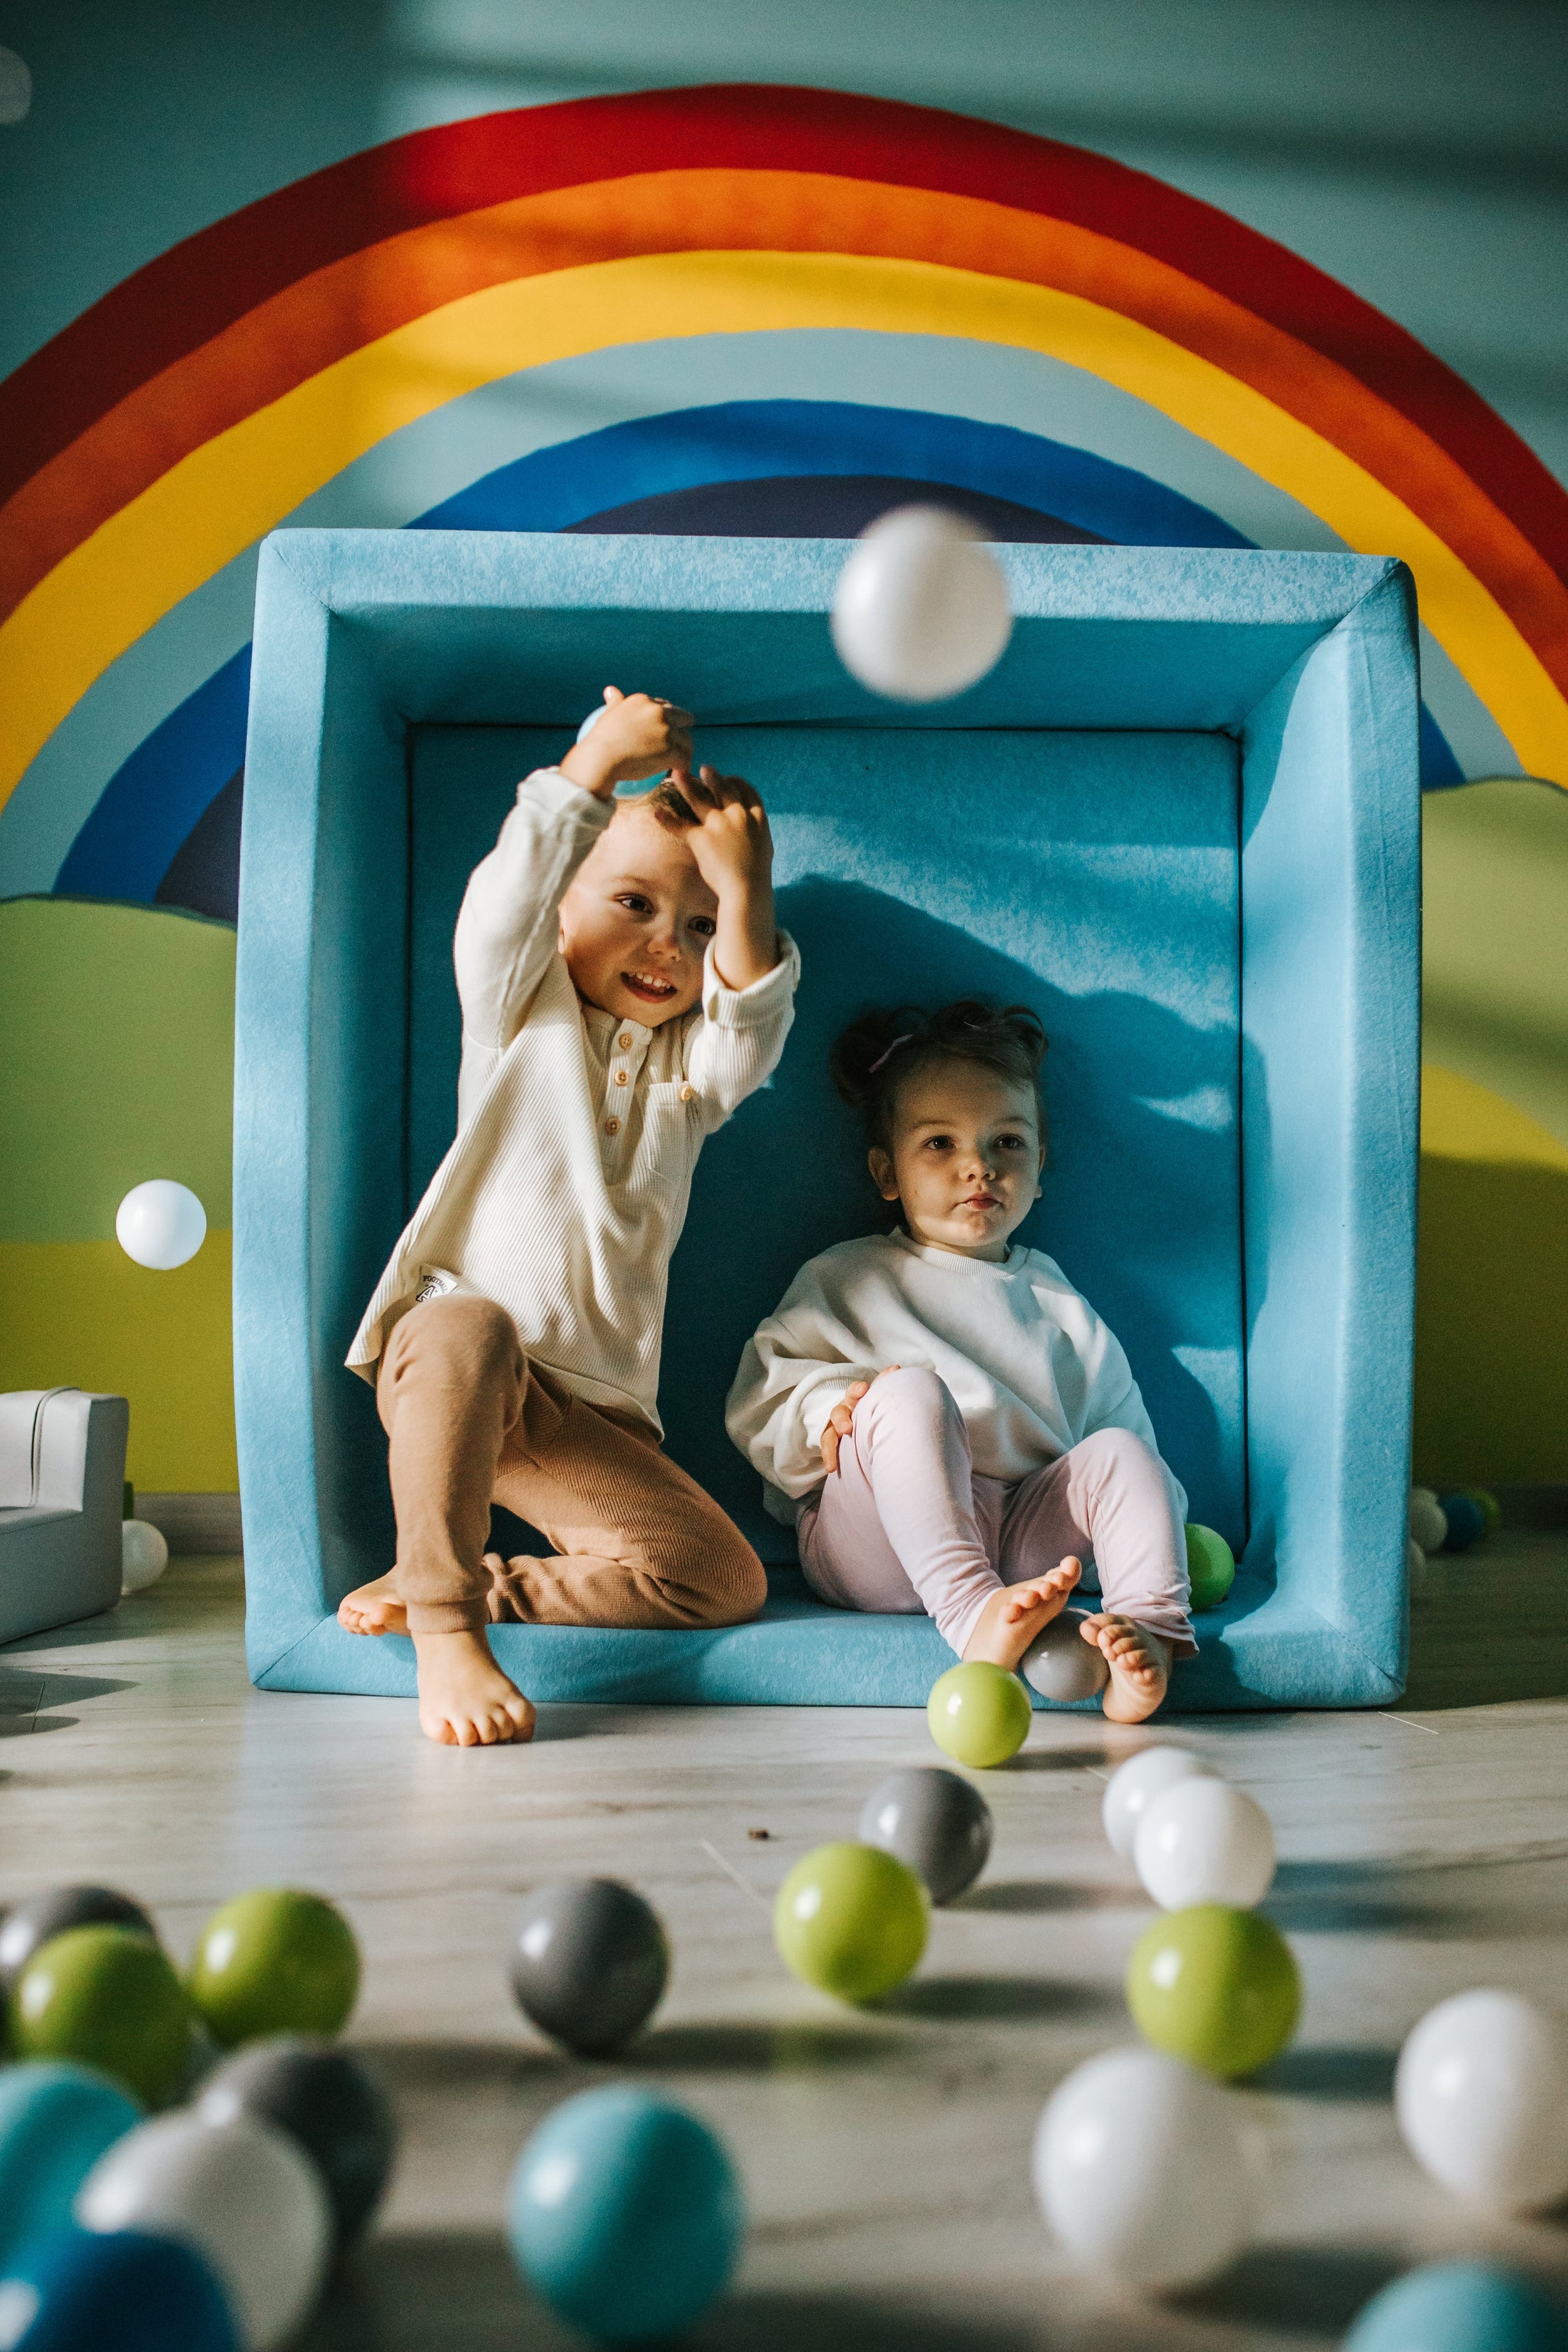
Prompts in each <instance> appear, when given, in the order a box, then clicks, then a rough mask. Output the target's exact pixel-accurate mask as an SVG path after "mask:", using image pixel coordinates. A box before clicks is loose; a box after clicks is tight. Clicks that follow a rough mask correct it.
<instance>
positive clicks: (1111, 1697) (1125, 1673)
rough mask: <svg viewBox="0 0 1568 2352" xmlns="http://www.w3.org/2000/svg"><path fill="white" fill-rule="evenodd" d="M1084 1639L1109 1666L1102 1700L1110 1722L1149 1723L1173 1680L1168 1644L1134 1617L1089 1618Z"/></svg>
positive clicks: (1085, 1622)
mask: <svg viewBox="0 0 1568 2352" xmlns="http://www.w3.org/2000/svg"><path fill="white" fill-rule="evenodd" d="M1083 1638H1084V1640H1085V1641H1086V1642H1092V1643H1094V1645H1095V1647H1096V1649H1097V1650H1099V1651H1100V1654H1101V1655H1102V1656H1103V1657H1104V1660H1105V1663H1106V1664H1107V1665H1108V1666H1109V1667H1110V1682H1109V1683H1108V1684H1107V1685H1106V1690H1105V1697H1104V1700H1103V1702H1102V1705H1103V1707H1104V1711H1105V1715H1106V1717H1107V1719H1108V1721H1110V1722H1111V1723H1146V1722H1147V1721H1148V1719H1149V1717H1151V1716H1152V1714H1153V1712H1154V1709H1155V1708H1156V1707H1157V1706H1159V1704H1160V1701H1161V1700H1162V1699H1163V1697H1164V1696H1165V1690H1166V1686H1167V1685H1168V1684H1169V1682H1170V1679H1171V1649H1170V1644H1169V1643H1167V1642H1163V1641H1162V1640H1161V1638H1160V1636H1159V1634H1158V1633H1151V1632H1150V1631H1149V1628H1148V1627H1147V1625H1135V1624H1134V1623H1133V1622H1132V1620H1131V1617H1109V1616H1107V1617H1086V1618H1085V1619H1084V1621H1083Z"/></svg>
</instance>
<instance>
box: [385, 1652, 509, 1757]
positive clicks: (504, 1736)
mask: <svg viewBox="0 0 1568 2352" xmlns="http://www.w3.org/2000/svg"><path fill="white" fill-rule="evenodd" d="M414 1655H415V1658H416V1662H417V1664H418V1668H419V1728H420V1730H421V1731H422V1732H423V1733H424V1734H425V1737H426V1739H434V1740H435V1741H436V1742H437V1745H438V1746H440V1747H442V1748H496V1747H500V1746H502V1745H503V1744H504V1743H505V1742H506V1741H508V1740H512V1739H531V1738H532V1737H533V1702H532V1700H531V1699H526V1698H524V1696H523V1695H522V1693H521V1691H520V1690H519V1689H518V1687H517V1685H516V1684H515V1683H513V1682H509V1681H508V1679H507V1677H506V1675H503V1674H502V1672H501V1670H500V1667H499V1666H498V1665H497V1664H496V1662H495V1660H494V1659H493V1658H492V1657H491V1655H490V1650H489V1643H488V1642H487V1641H486V1640H485V1637H484V1635H483V1634H482V1633H416V1634H415V1636H414Z"/></svg>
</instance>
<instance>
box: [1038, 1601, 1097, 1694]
mask: <svg viewBox="0 0 1568 2352" xmlns="http://www.w3.org/2000/svg"><path fill="white" fill-rule="evenodd" d="M1082 1622H1083V1620H1082V1618H1081V1617H1073V1616H1061V1617H1053V1618H1052V1620H1051V1622H1050V1623H1049V1624H1048V1625H1047V1627H1046V1630H1045V1632H1044V1633H1038V1634H1037V1635H1036V1637H1035V1639H1034V1640H1033V1641H1032V1642H1031V1643H1030V1644H1029V1646H1028V1648H1027V1649H1026V1651H1025V1653H1024V1655H1023V1658H1022V1660H1021V1662H1020V1664H1019V1667H1018V1672H1019V1673H1020V1674H1021V1675H1023V1677H1024V1680H1025V1681H1026V1683H1027V1684H1029V1685H1030V1686H1031V1688H1033V1689H1035V1690H1037V1691H1038V1692H1039V1694H1040V1696H1041V1697H1042V1698H1050V1699H1055V1700H1056V1702H1057V1704H1058V1706H1072V1705H1073V1704H1074V1703H1075V1701H1077V1700H1079V1699H1086V1698H1098V1697H1099V1696H1100V1692H1101V1691H1102V1690H1103V1689H1104V1688H1105V1685H1106V1684H1107V1683H1108V1682H1109V1681H1110V1667H1109V1666H1108V1665H1107V1664H1106V1663H1105V1658H1104V1655H1103V1654H1102V1653H1101V1652H1100V1651H1099V1650H1097V1649H1095V1648H1094V1647H1093V1646H1092V1644H1091V1643H1088V1642H1086V1641H1085V1640H1084V1638H1083V1635H1082V1633H1080V1632H1079V1626H1080V1625H1081V1624H1082Z"/></svg>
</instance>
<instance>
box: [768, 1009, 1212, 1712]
mask: <svg viewBox="0 0 1568 2352" xmlns="http://www.w3.org/2000/svg"><path fill="white" fill-rule="evenodd" d="M1045 1045H1046V1040H1045V1034H1044V1032H1043V1030H1042V1029H1041V1026H1040V1024H1039V1023H1038V1021H1037V1019H1036V1018H1035V1016H1034V1014H1033V1013H1029V1012H1027V1011H1026V1009H1024V1008H1023V1007H1022V1006H1018V1005H1013V1006H1009V1007H1008V1008H1007V1009H1006V1010H1005V1011H1004V1012H996V1011H994V1010H993V1009H992V1008H991V1007H989V1006H987V1005H985V1004H983V1003H979V1002H978V1001H973V1000H966V1001H964V1002H962V1003H957V1004H949V1005H944V1006H943V1007H942V1010H941V1011H940V1012H936V1013H930V1014H923V1013H911V1012H910V1010H909V1009H908V1008H902V1009H900V1010H899V1011H897V1012H894V1013H870V1014H868V1015H867V1016H866V1017H865V1018H864V1019H862V1020H859V1021H857V1022H855V1023H854V1024H852V1026H851V1027H850V1028H848V1029H847V1030H846V1031H845V1033H844V1034H843V1035H842V1036H841V1037H840V1038H839V1040H838V1042H837V1045H835V1047H834V1049H833V1060H832V1069H833V1076H834V1079H835V1082H836V1084H837V1087H838V1090H839V1092H840V1094H842V1095H843V1096H844V1097H845V1098H846V1100H847V1101H849V1102H851V1103H855V1104H857V1105H858V1106H859V1107H860V1108H862V1109H863V1111H864V1113H865V1116H866V1122H867V1127H868V1134H869V1140H870V1153H869V1160H870V1168H871V1174H872V1176H873V1178H874V1180H875V1181H876V1183H877V1187H878V1189H879V1192H881V1194H882V1197H883V1199H884V1200H886V1201H896V1202H898V1203H899V1204H900V1211H901V1221H900V1223H899V1225H897V1226H896V1227H895V1228H894V1230H893V1231H892V1232H891V1233H889V1234H877V1235H873V1236H871V1237H870V1238H868V1239H867V1240H864V1241H852V1242H841V1243H840V1244H839V1245H838V1246H837V1248H836V1249H830V1250H825V1251H824V1252H823V1254H822V1255H821V1256H820V1257H815V1258H812V1259H811V1260H810V1261H809V1263H808V1264H807V1265H804V1266H803V1267H802V1268H801V1270H800V1272H799V1273H798V1274H797V1275H796V1276H795V1280H794V1282H793V1283H791V1285H790V1286H789V1289H788V1290H787V1291H786V1292H785V1294H784V1298H783V1300H782V1301H781V1303H780V1305H779V1307H778V1309H777V1311H776V1312H775V1313H774V1314H773V1315H771V1316H770V1317H769V1318H768V1319H767V1320H766V1322H764V1323H763V1326H762V1328H760V1330H759V1331H758V1332H757V1334H756V1336H755V1338H754V1339H752V1341H751V1342H750V1344H749V1345H748V1347H747V1349H746V1352H745V1354H744V1356H743V1357H742V1360H741V1368H740V1370H739V1372H738V1373H737V1374H736V1377H735V1383H734V1386H733V1388H732V1389H731V1391H730V1399H729V1404H728V1408H727V1411H726V1415H725V1419H726V1423H727V1426H728V1428H729V1431H730V1434H731V1437H732V1438H733V1439H734V1441H735V1443H736V1444H737V1445H739V1446H740V1448H741V1449H742V1452H743V1453H744V1454H747V1455H748V1456H749V1457H750V1459H751V1460H752V1463H753V1464H754V1465H756V1467H757V1468H758V1469H759V1470H760V1471H761V1472H762V1474H763V1478H764V1479H765V1480H766V1481H767V1482H768V1488H769V1496H768V1500H769V1506H770V1508H772V1509H773V1510H774V1512H775V1516H778V1517H795V1519H796V1526H797V1532H798V1536H799V1541H800V1557H801V1565H802V1567H803V1569H804V1570H805V1577H806V1580H807V1582H808V1583H809V1584H810V1585H811V1587H812V1589H813V1591H816V1593H817V1594H818V1595H819V1596H820V1597H821V1599H823V1600H824V1601H832V1602H835V1603H837V1606H838V1607H840V1608H847V1609H864V1610H870V1611H874V1612H883V1613H886V1612H911V1613H912V1612H918V1611H921V1610H924V1611H925V1612H927V1613H928V1614H929V1615H931V1617H934V1618H935V1620H936V1622H937V1625H938V1626H939V1628H940V1629H941V1632H942V1635H943V1637H944V1639H945V1640H946V1641H947V1642H948V1643H950V1644H951V1646H952V1648H953V1649H954V1650H956V1651H957V1652H958V1654H959V1655H960V1656H961V1657H963V1658H989V1659H991V1660H993V1661H994V1664H997V1665H1000V1666H1005V1667H1009V1668H1011V1667H1016V1665H1017V1664H1018V1662H1019V1660H1020V1659H1021V1658H1022V1657H1023V1654H1024V1653H1025V1651H1026V1649H1027V1648H1028V1646H1029V1644H1030V1643H1031V1642H1032V1641H1034V1639H1035V1637H1036V1636H1037V1634H1038V1633H1040V1632H1041V1631H1042V1630H1043V1628H1044V1627H1045V1626H1046V1625H1047V1624H1048V1623H1049V1622H1050V1620H1051V1619H1052V1618H1053V1617H1056V1616H1058V1615H1059V1614H1060V1612H1061V1611H1062V1609H1063V1608H1064V1606H1065V1605H1066V1602H1067V1599H1068V1593H1069V1592H1070V1591H1072V1589H1073V1587H1074V1585H1076V1584H1077V1583H1078V1581H1079V1576H1080V1574H1081V1573H1082V1571H1083V1564H1084V1563H1085V1562H1086V1561H1090V1560H1092V1564H1093V1566H1094V1567H1095V1569H1096V1570H1097V1572H1098V1576H1099V1582H1100V1601H1101V1606H1100V1610H1098V1611H1097V1612H1095V1613H1094V1614H1092V1615H1085V1616H1084V1617H1083V1618H1082V1621H1081V1627H1082V1633H1083V1638H1084V1640H1085V1641H1086V1642H1091V1643H1096V1644H1097V1645H1098V1647H1099V1648H1100V1650H1101V1652H1102V1653H1103V1654H1104V1656H1105V1659H1106V1662H1107V1664H1108V1665H1109V1667H1110V1683H1109V1685H1108V1686H1107V1689H1106V1694H1105V1701H1104V1706H1105V1713H1106V1714H1107V1716H1109V1717H1110V1718H1111V1720H1112V1721H1113V1722H1117V1723H1141V1722H1142V1721H1143V1719H1144V1718H1145V1717H1148V1716H1150V1715H1152V1714H1153V1712H1154V1710H1155V1708H1156V1707H1157V1706H1159V1704H1160V1702H1161V1700H1162V1699H1163V1697H1164V1695H1165V1688H1166V1684H1167V1681H1168V1679H1169V1675H1170V1669H1171V1662H1172V1660H1173V1657H1179V1656H1190V1655H1191V1654H1193V1653H1194V1647H1195V1645H1194V1641H1193V1633H1192V1626H1191V1623H1190V1622H1189V1620H1188V1616H1187V1599H1188V1587H1187V1570H1186V1542H1185V1536H1184V1518H1185V1516H1186V1497H1185V1496H1184V1493H1183V1491H1182V1489H1181V1487H1180V1486H1178V1485H1177V1483H1176V1481H1175V1479H1174V1478H1173V1476H1172V1475H1171V1473H1170V1471H1169V1470H1168V1469H1167V1468H1166V1466H1165V1465H1164V1463H1163V1462H1162V1461H1161V1459H1160V1455H1159V1452H1158V1449H1157V1447H1156V1445H1155V1441H1154V1433H1153V1430H1152V1428H1151V1426H1150V1423H1149V1416H1148V1414H1147V1412H1145V1411H1144V1409H1143V1400H1142V1397H1141V1396H1140V1395H1139V1393H1138V1388H1137V1384H1136V1382H1135V1381H1134V1380H1133V1378H1132V1374H1131V1370H1130V1369H1129V1367H1128V1362H1127V1359H1126V1357H1125V1356H1124V1355H1123V1353H1122V1351H1121V1347H1120V1346H1119V1345H1118V1343H1117V1341H1116V1339H1115V1338H1114V1337H1113V1336H1112V1334H1111V1333H1110V1331H1109V1330H1108V1329H1107V1328H1106V1327H1105V1325H1104V1324H1103V1323H1102V1322H1101V1321H1100V1318H1099V1316H1098V1315H1096V1313H1095V1312H1094V1309H1093V1308H1092V1307H1090V1306H1089V1302H1088V1300H1087V1299H1085V1298H1082V1297H1079V1293H1078V1292H1077V1291H1076V1290H1075V1289H1074V1288H1073V1286H1072V1285H1071V1284H1070V1283H1069V1282H1068V1279H1067V1276H1065V1275H1064V1274H1063V1273H1062V1270H1061V1268H1060V1267H1059V1266H1058V1265H1056V1263H1055V1262H1054V1260H1052V1259H1051V1258H1048V1257H1047V1256H1046V1255H1044V1254H1043V1252H1041V1251H1039V1250H1033V1249H1025V1248H1022V1247H1017V1248H1016V1247H1013V1246H1012V1245H1011V1244H1010V1242H1009V1236H1010V1235H1011V1234H1012V1233H1013V1232H1014V1231H1015V1229H1016V1227H1017V1226H1018V1225H1020V1224H1022V1223H1023V1221H1024V1219H1025V1217H1026V1215H1027V1214H1028V1212H1029V1209H1030V1206H1031V1205H1032V1203H1033V1202H1035V1201H1037V1200H1038V1198H1039V1197H1040V1182H1039V1178H1040V1171H1041V1169H1042V1168H1043V1166H1044V1164H1045V1116H1044V1111H1043V1108H1042V1105H1041V1101H1040V1093H1039V1066H1040V1058H1041V1055H1043V1054H1044V1052H1045Z"/></svg>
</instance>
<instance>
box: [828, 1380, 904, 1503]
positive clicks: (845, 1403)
mask: <svg viewBox="0 0 1568 2352" xmlns="http://www.w3.org/2000/svg"><path fill="white" fill-rule="evenodd" d="M898 1369H899V1368H898V1366H897V1364H884V1365H883V1367H882V1372H896V1371H897V1370H898ZM882 1372H878V1373H877V1374H876V1375H875V1377H876V1378H877V1379H878V1380H880V1379H881V1377H882ZM870 1385H871V1383H870V1381H853V1382H852V1383H851V1384H850V1386H849V1387H848V1388H847V1389H846V1390H845V1391H844V1394H843V1395H842V1396H841V1397H840V1398H839V1400H838V1402H837V1404H836V1405H835V1406H834V1408H833V1411H832V1412H830V1413H829V1414H828V1416H827V1420H826V1424H825V1426H824V1428H823V1432H822V1466H823V1468H824V1469H825V1470H826V1472H827V1473H828V1475H829V1476H831V1475H832V1474H833V1472H834V1471H835V1470H837V1467H838V1449H839V1447H840V1446H841V1445H842V1444H843V1443H844V1440H845V1439H846V1438H847V1436H848V1434H849V1432H850V1431H851V1429H852V1428H853V1427H854V1425H855V1408H856V1406H857V1405H858V1403H859V1402H860V1400H861V1398H862V1397H863V1396H864V1395H865V1393H866V1391H867V1390H868V1388H869V1387H870Z"/></svg>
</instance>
